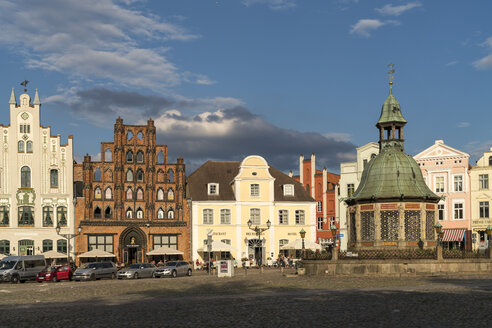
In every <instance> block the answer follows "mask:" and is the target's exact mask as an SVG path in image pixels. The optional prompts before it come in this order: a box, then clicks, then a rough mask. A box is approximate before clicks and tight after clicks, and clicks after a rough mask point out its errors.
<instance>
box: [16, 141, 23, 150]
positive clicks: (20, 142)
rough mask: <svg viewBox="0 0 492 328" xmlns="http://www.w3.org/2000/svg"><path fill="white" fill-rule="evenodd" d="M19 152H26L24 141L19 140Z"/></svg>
mask: <svg viewBox="0 0 492 328" xmlns="http://www.w3.org/2000/svg"><path fill="white" fill-rule="evenodd" d="M17 151H18V152H19V153H23V152H24V141H23V140H19V142H18V143H17Z"/></svg>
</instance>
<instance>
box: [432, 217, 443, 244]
mask: <svg viewBox="0 0 492 328" xmlns="http://www.w3.org/2000/svg"><path fill="white" fill-rule="evenodd" d="M434 229H436V234H437V245H438V246H441V239H442V235H444V231H443V230H442V225H441V224H440V223H439V222H437V224H436V225H435V226H434ZM441 233H442V235H441Z"/></svg>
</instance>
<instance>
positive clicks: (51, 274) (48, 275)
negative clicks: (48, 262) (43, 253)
mask: <svg viewBox="0 0 492 328" xmlns="http://www.w3.org/2000/svg"><path fill="white" fill-rule="evenodd" d="M72 276H73V270H72V267H70V266H68V265H59V266H54V267H51V266H49V267H46V268H45V269H44V270H43V271H41V272H40V273H38V274H37V275H36V281H37V282H43V281H52V282H58V281H60V280H70V281H71V280H72Z"/></svg>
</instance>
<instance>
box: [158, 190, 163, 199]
mask: <svg viewBox="0 0 492 328" xmlns="http://www.w3.org/2000/svg"><path fill="white" fill-rule="evenodd" d="M157 200H164V190H162V188H159V189H158V190H157Z"/></svg>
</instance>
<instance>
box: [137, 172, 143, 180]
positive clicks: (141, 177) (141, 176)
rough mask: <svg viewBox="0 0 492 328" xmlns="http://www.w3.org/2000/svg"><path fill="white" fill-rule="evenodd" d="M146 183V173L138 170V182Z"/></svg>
mask: <svg viewBox="0 0 492 328" xmlns="http://www.w3.org/2000/svg"><path fill="white" fill-rule="evenodd" d="M143 181H144V173H143V170H142V169H138V171H137V182H143Z"/></svg>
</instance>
